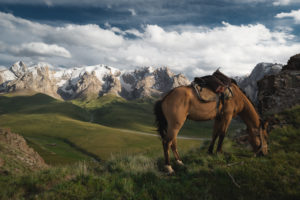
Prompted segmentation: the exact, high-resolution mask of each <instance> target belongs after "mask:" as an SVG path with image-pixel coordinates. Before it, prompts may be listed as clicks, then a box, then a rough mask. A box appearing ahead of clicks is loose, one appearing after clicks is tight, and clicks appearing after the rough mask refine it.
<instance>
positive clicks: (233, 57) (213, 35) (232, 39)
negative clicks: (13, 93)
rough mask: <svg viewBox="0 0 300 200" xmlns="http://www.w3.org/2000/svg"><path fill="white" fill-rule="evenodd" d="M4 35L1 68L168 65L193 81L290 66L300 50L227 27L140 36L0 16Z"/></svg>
mask: <svg viewBox="0 0 300 200" xmlns="http://www.w3.org/2000/svg"><path fill="white" fill-rule="evenodd" d="M0 35H1V42H0V61H1V62H3V63H9V62H10V63H14V62H15V61H16V60H22V59H24V58H26V59H27V60H25V61H28V60H29V61H32V60H35V57H39V58H40V59H42V60H43V61H45V62H49V63H52V64H54V65H64V66H67V67H73V66H78V65H93V64H99V63H102V64H107V65H112V66H115V67H118V68H121V69H132V67H136V66H148V65H152V66H168V67H170V68H171V69H172V70H174V71H176V72H182V73H184V74H186V75H188V76H189V77H190V78H191V77H193V76H201V75H205V74H210V73H211V72H213V71H214V70H215V69H217V68H218V67H221V69H222V71H223V72H225V73H227V74H230V75H243V74H246V73H249V72H250V71H251V70H252V68H253V67H254V66H255V65H256V64H257V63H259V62H262V61H263V62H280V63H286V61H287V59H288V58H289V57H290V56H292V55H294V54H296V53H299V49H300V44H299V43H297V42H295V41H294V38H295V36H294V35H292V34H291V33H290V32H289V31H288V30H285V31H271V30H270V29H268V28H267V27H265V26H264V25H262V24H249V25H240V26H237V25H232V24H230V23H226V22H223V24H222V25H221V26H218V27H214V28H209V27H203V26H192V25H189V26H185V25H178V26H171V27H167V28H163V27H161V26H158V25H145V26H144V27H143V28H142V30H140V31H139V30H136V29H130V30H122V29H120V28H118V27H112V26H111V25H110V24H108V23H107V24H106V25H105V28H101V27H100V26H98V25H92V24H87V25H75V24H67V25H62V26H53V25H51V26H50V25H46V24H41V23H37V22H32V21H29V20H25V19H22V18H19V17H15V16H13V15H11V14H5V13H1V12H0ZM132 35H133V36H134V37H132ZM71 55H72V56H71ZM24 56H26V57H24ZM28 56H33V58H30V57H28ZM30 59H31V60H30ZM4 61H5V62H4ZM3 63H0V64H3Z"/></svg>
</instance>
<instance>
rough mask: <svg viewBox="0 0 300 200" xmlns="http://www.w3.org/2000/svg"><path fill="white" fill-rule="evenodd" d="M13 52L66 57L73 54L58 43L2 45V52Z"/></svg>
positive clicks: (27, 55) (18, 54) (20, 54)
mask: <svg viewBox="0 0 300 200" xmlns="http://www.w3.org/2000/svg"><path fill="white" fill-rule="evenodd" d="M3 51H5V52H7V53H11V54H12V55H15V56H21V57H35V56H39V57H57V56H58V57H65V58H71V54H70V52H69V51H68V50H66V49H65V48H63V47H60V46H58V45H55V44H52V45H49V44H45V43H42V42H30V43H24V44H21V45H20V46H7V47H2V52H3Z"/></svg>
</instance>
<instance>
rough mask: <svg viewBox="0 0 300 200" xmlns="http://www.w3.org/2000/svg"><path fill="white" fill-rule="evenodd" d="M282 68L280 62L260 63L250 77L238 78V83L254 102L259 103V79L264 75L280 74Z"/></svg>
mask: <svg viewBox="0 0 300 200" xmlns="http://www.w3.org/2000/svg"><path fill="white" fill-rule="evenodd" d="M281 68H282V65H280V64H272V63H259V64H257V65H256V66H255V67H254V69H253V70H252V72H251V74H250V75H249V76H248V77H245V78H243V79H242V80H238V85H239V86H240V87H241V88H242V89H243V90H244V91H245V92H246V94H247V96H248V97H249V98H250V99H251V100H252V102H253V103H255V104H257V94H258V87H257V81H259V80H261V79H262V78H263V77H264V76H267V75H274V74H278V73H279V72H280V71H281Z"/></svg>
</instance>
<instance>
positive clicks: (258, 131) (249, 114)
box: [154, 83, 268, 173]
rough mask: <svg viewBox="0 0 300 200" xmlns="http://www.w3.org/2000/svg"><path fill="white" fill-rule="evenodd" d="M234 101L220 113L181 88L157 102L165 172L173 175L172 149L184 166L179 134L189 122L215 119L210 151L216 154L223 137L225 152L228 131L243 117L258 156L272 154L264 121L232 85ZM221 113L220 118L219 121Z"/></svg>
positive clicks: (214, 105) (209, 104)
mask: <svg viewBox="0 0 300 200" xmlns="http://www.w3.org/2000/svg"><path fill="white" fill-rule="evenodd" d="M231 89H232V92H233V94H234V95H233V97H232V98H230V99H228V100H226V101H225V102H224V105H220V107H219V109H220V111H221V110H222V112H217V109H216V106H217V103H216V102H206V103H205V102H201V101H200V100H199V99H198V96H197V94H196V92H195V90H194V89H193V87H191V86H181V87H177V88H175V89H173V90H171V91H170V92H169V93H168V94H167V95H166V96H165V97H164V98H163V99H162V100H159V101H157V102H156V104H155V107H154V112H155V116H156V123H157V127H158V132H159V133H160V135H161V138H162V144H163V149H164V156H165V168H166V170H167V171H168V173H173V172H174V171H173V169H172V167H171V165H170V155H169V149H170V147H171V149H172V151H173V154H174V157H175V159H176V162H177V163H178V164H183V163H182V161H181V160H180V158H179V155H178V151H177V139H176V137H177V134H178V132H179V130H180V129H181V127H182V126H183V124H184V122H185V120H186V119H191V120H194V121H205V120H212V119H215V123H214V130H213V136H212V140H211V143H210V146H209V149H208V152H209V153H212V152H213V149H214V144H215V141H216V139H217V138H218V137H219V140H218V146H217V152H222V143H223V139H224V137H225V134H226V131H227V128H228V126H229V124H230V122H231V120H232V118H233V117H235V116H236V115H239V116H240V117H241V119H242V120H243V121H244V122H245V124H246V125H247V132H248V135H249V136H248V139H249V142H250V144H251V145H252V147H253V150H254V152H255V153H256V154H261V155H265V154H267V152H268V146H267V136H268V135H267V131H266V130H267V126H268V123H267V122H265V123H263V122H262V121H261V120H260V117H259V115H258V113H257V112H256V110H255V108H254V106H253V105H252V103H251V102H250V100H249V99H248V98H247V97H246V95H245V94H244V93H243V92H242V91H241V90H240V88H239V87H238V86H237V85H236V84H234V83H232V84H231ZM218 113H222V114H219V116H218V117H217V115H218Z"/></svg>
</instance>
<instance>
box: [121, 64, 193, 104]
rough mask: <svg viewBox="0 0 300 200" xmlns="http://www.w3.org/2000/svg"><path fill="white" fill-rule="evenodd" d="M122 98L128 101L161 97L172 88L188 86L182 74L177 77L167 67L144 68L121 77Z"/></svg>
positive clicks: (187, 81)
mask: <svg viewBox="0 0 300 200" xmlns="http://www.w3.org/2000/svg"><path fill="white" fill-rule="evenodd" d="M120 80H121V83H122V96H124V97H126V98H127V99H136V98H145V97H159V96H161V95H162V94H163V93H165V92H167V91H170V90H171V89H172V88H175V87H178V86H181V85H188V84H189V83H190V81H189V80H188V79H187V78H186V77H185V76H184V75H182V74H178V75H175V74H174V73H173V72H171V71H170V70H169V69H168V68H167V67H162V68H157V69H154V68H152V67H144V68H141V69H137V70H134V71H133V72H129V73H124V74H122V76H121V79H120Z"/></svg>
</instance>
